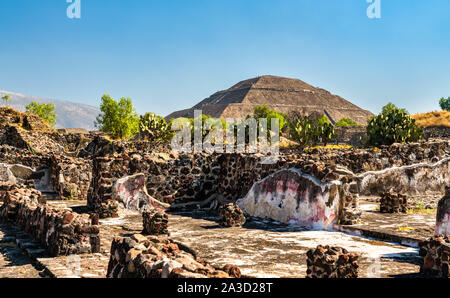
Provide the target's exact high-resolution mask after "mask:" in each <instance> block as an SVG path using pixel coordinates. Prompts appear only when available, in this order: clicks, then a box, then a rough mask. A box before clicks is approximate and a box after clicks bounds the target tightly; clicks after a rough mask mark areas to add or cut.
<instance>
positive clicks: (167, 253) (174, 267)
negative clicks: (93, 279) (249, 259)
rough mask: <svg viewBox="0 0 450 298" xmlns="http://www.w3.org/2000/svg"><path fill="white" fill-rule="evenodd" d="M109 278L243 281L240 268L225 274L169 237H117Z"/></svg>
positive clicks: (234, 267) (234, 268)
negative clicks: (234, 279)
mask: <svg viewBox="0 0 450 298" xmlns="http://www.w3.org/2000/svg"><path fill="white" fill-rule="evenodd" d="M107 277H108V278H205V277H210V278H233V277H236V278H240V277H241V272H240V270H239V268H238V267H236V266H233V265H227V266H225V267H224V268H222V269H221V270H219V269H217V268H214V267H213V266H211V265H210V264H209V263H207V262H206V261H203V260H199V259H197V257H196V256H195V253H194V252H193V251H192V250H190V249H189V248H188V247H186V246H184V245H182V244H180V243H177V242H174V241H173V240H171V239H169V238H166V237H157V236H143V235H141V234H136V235H134V236H132V237H130V238H128V237H127V238H124V237H114V239H113V241H112V244H111V256H110V261H109V265H108V271H107Z"/></svg>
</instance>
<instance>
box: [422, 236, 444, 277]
mask: <svg viewBox="0 0 450 298" xmlns="http://www.w3.org/2000/svg"><path fill="white" fill-rule="evenodd" d="M419 247H420V252H419V254H420V256H421V257H422V261H421V266H420V272H421V273H422V274H425V275H432V276H441V277H445V278H448V277H450V276H449V265H450V236H449V235H447V236H434V237H432V238H431V239H429V240H428V241H423V242H421V243H420V244H419Z"/></svg>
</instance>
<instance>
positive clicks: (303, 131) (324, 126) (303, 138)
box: [289, 116, 336, 148]
mask: <svg viewBox="0 0 450 298" xmlns="http://www.w3.org/2000/svg"><path fill="white" fill-rule="evenodd" d="M289 126H290V135H291V138H292V139H294V140H296V141H297V142H298V143H299V144H300V147H301V148H305V147H306V146H308V145H311V146H316V145H317V144H318V143H319V142H322V143H323V144H324V145H325V146H326V145H327V144H328V143H329V142H330V141H331V140H332V139H334V138H335V137H336V134H335V132H334V126H333V125H332V124H331V123H330V122H329V121H328V118H326V116H323V117H322V118H318V119H314V120H313V119H310V118H309V117H303V118H297V119H295V120H294V121H293V122H291V123H289Z"/></svg>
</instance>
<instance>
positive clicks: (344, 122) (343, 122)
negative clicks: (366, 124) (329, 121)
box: [336, 118, 361, 127]
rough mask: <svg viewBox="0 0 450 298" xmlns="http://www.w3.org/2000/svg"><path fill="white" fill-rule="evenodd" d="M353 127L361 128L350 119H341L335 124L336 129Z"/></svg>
mask: <svg viewBox="0 0 450 298" xmlns="http://www.w3.org/2000/svg"><path fill="white" fill-rule="evenodd" d="M353 126H361V124H359V123H357V122H355V121H353V120H352V119H350V118H342V119H341V120H339V121H338V123H336V127H353Z"/></svg>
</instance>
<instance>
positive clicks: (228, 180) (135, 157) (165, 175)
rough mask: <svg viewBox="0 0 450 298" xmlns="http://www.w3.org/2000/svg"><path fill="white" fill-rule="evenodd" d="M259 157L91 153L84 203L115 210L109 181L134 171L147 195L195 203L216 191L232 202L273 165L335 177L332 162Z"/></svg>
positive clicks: (274, 168) (113, 182) (103, 214)
mask: <svg viewBox="0 0 450 298" xmlns="http://www.w3.org/2000/svg"><path fill="white" fill-rule="evenodd" d="M260 158H261V157H260V156H256V155H242V154H214V155H206V154H198V155H190V156H189V155H183V156H179V157H178V158H168V157H167V156H165V155H161V154H145V155H140V154H132V155H128V154H126V153H124V154H122V155H120V156H117V157H97V158H94V161H93V175H92V176H93V179H92V183H91V190H90V195H89V199H88V205H89V207H91V208H92V209H93V210H95V212H98V213H99V214H100V216H101V217H111V216H115V215H117V210H118V204H117V196H116V195H114V193H115V192H117V191H115V190H114V189H115V185H116V184H117V182H118V180H120V179H121V178H123V177H126V176H132V175H135V174H137V173H138V174H139V173H142V174H144V175H145V176H146V178H147V181H146V192H148V195H149V196H151V197H153V198H154V199H156V200H158V201H160V202H164V203H167V204H173V203H176V204H179V203H180V204H182V203H189V202H201V201H204V200H205V199H207V198H209V197H210V196H211V195H213V194H217V193H218V194H220V195H221V196H223V200H225V201H231V202H232V201H236V200H237V199H239V198H242V197H244V196H245V195H246V194H247V193H248V191H249V190H250V189H251V187H252V186H253V184H254V183H255V182H257V181H259V180H260V179H263V178H265V177H267V176H268V175H270V174H272V173H274V172H276V171H277V170H279V169H286V168H291V167H294V168H301V169H302V171H303V172H305V173H309V174H311V175H313V176H314V177H316V178H317V179H319V180H322V179H325V180H327V179H329V180H334V179H337V176H336V174H335V173H334V172H333V169H334V168H336V167H335V166H333V165H329V164H326V163H321V162H313V161H310V160H304V159H296V158H295V157H291V156H282V157H281V158H280V160H279V161H278V162H277V163H275V164H271V165H265V164H261V162H260V161H261V159H260ZM133 196H134V195H133ZM138 197H141V196H138ZM136 198H137V197H136Z"/></svg>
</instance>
